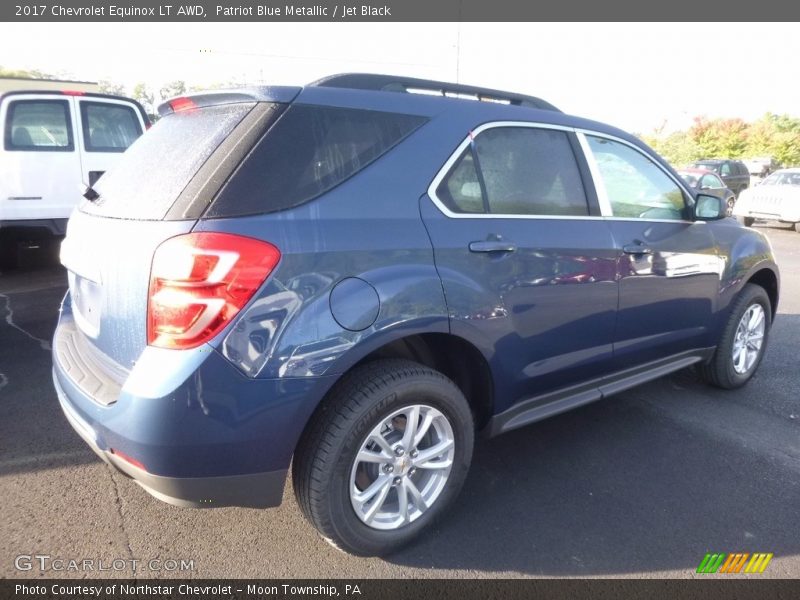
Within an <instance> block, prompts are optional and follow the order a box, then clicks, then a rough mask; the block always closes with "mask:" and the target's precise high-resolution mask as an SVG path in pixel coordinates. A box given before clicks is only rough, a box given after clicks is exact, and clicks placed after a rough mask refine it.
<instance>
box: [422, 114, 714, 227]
mask: <svg viewBox="0 0 800 600" xmlns="http://www.w3.org/2000/svg"><path fill="white" fill-rule="evenodd" d="M497 127H528V128H531V129H554V130H557V131H564V132H566V133H574V134H575V135H576V136H577V138H578V142H579V145H580V147H581V151H582V152H583V155H584V158H585V159H586V162H587V164H588V165H589V173H590V175H591V177H592V182H593V184H594V188H595V191H596V193H597V200H598V204H599V205H600V215H601V216H596V215H585V216H575V215H515V214H485V213H457V212H453V211H452V210H450V209H449V208H448V207H447V206H446V205H445V204H444V202H442V200H441V199H440V198H439V197H438V196H437V195H436V189H437V188H438V187H439V185H440V184H441V183H442V180H443V179H444V178H445V177H446V176H447V173H448V172H449V171H450V169H451V168H452V167H453V165H454V164H455V163H456V161H457V160H458V159H459V158H460V157H461V154H462V153H463V152H464V150H466V148H467V146H469V144H470V143H471V142H472V140H473V139H474V138H475V137H477V136H478V135H480V134H481V133H483V132H484V131H486V130H487V129H495V128H497ZM588 135H592V136H595V137H602V138H605V139H609V140H612V141H615V142H619V143H621V144H624V145H626V146H628V147H630V148H632V149H633V150H635V151H637V152H639V154H641V155H643V156H644V157H645V158H647V160H649V161H650V162H652V163H653V164H654V165H655V166H656V167H658V168H659V169H660V170H661V171H662V172H663V173H664V174H665V175H666V176H667V177H669V179H670V180H672V181H673V182H674V183H675V184H676V185H677V186H678V188H679V189H680V190H682V191H683V192H684V196H685V197H684V200H685V199H686V197H688V198H693V196H692V194H691V193H690V192H689V191H688V189H687V188H686V186H685V185H684V184H683V182H682V181H678V180H676V179H675V178H674V177H673V176H672V175H671V174H670V173H669V172H668V171H667V170H666V169H664V167H663V166H661V165H660V164H659V163H658V162H656V161H654V160H653V159H652V158H651V157H649V156H648V155H647V153H645V152H643V151H642V150H641V149H640V148H638V147H637V146H635V145H634V144H631V143H630V142H628V141H627V140H624V139H622V138H619V137H617V136H614V135H610V134H605V133H601V132H599V131H593V130H591V129H583V128H575V127H569V126H566V125H557V124H554V123H538V122H533V121H490V122H488V123H483V124H482V125H480V126H478V127H476V128H475V129H473V130H472V131H470V132H469V134H468V135H467V137H465V138H464V140H463V141H462V142H461V143H460V144H459V145H458V147H456V149H455V150H454V151H453V153H452V154H451V155H450V157H449V158H448V159H447V161H446V162H445V163H444V165H442V167H441V168H440V169H439V170H438V171H437V173H436V175H435V176H434V178H433V181H431V183H430V185H429V186H428V197H429V198H430V199H431V201H432V202H433V203H434V205H435V206H436V208H438V209H439V211H440V212H441V213H442V214H443V215H445V216H446V217H448V218H450V219H533V220H547V221H555V220H558V221H603V220H614V221H637V222H649V223H692V224H693V223H704V224H705V223H706V222H705V221H689V220H685V219H678V220H675V219H638V218H635V217H615V216H614V215H613V214H612V211H611V202H610V201H609V199H608V194H607V192H606V188H605V182H604V181H603V179H602V176H601V174H600V171H599V168H598V166H597V161H596V160H595V158H594V154H593V153H592V150H591V148H590V146H589V140H587V139H586V136H588Z"/></svg>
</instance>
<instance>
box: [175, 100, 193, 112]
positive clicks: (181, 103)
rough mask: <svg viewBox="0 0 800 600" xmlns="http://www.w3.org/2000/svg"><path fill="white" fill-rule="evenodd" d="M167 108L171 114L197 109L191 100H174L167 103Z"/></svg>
mask: <svg viewBox="0 0 800 600" xmlns="http://www.w3.org/2000/svg"><path fill="white" fill-rule="evenodd" d="M169 106H170V108H172V111H173V112H181V111H182V110H191V109H193V108H197V104H195V103H194V100H192V99H191V98H175V99H174V100H170V101H169Z"/></svg>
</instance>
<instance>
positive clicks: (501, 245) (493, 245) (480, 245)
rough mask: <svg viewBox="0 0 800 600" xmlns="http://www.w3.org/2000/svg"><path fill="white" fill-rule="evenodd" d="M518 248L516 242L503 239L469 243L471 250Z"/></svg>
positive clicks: (500, 250) (507, 250)
mask: <svg viewBox="0 0 800 600" xmlns="http://www.w3.org/2000/svg"><path fill="white" fill-rule="evenodd" d="M516 249H517V245H516V244H512V243H511V242H506V241H503V240H491V241H484V242H470V243H469V251H470V252H514V250H516Z"/></svg>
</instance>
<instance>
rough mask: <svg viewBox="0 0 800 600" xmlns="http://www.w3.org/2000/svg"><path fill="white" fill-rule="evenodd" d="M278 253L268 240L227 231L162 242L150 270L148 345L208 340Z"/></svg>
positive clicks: (186, 345)
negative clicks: (264, 240)
mask: <svg viewBox="0 0 800 600" xmlns="http://www.w3.org/2000/svg"><path fill="white" fill-rule="evenodd" d="M280 257H281V253H280V251H279V250H278V249H277V248H276V247H275V246H273V245H272V244H269V243H267V242H262V241H260V240H255V239H253V238H249V237H243V236H239V235H232V234H229V233H210V232H197V233H189V234H186V235H179V236H177V237H174V238H170V239H168V240H166V241H165V242H163V243H162V244H161V245H160V246H159V247H158V248H157V249H156V252H155V255H154V256H153V267H152V269H151V271H150V295H149V299H148V303H147V343H148V344H150V345H151V346H159V347H161V348H194V347H196V346H199V345H200V344H203V343H204V342H207V341H208V340H210V339H211V338H212V337H214V336H215V335H216V334H217V333H219V332H220V330H222V328H223V327H225V325H226V324H227V323H229V322H230V321H231V319H233V318H234V317H235V316H236V314H237V313H238V312H239V311H240V310H241V309H242V307H243V306H244V305H245V304H247V302H248V301H249V300H250V298H252V297H253V294H254V293H255V292H256V290H257V289H258V288H259V287H261V284H262V283H264V281H265V280H266V278H267V277H268V276H269V274H270V273H271V272H272V270H273V269H274V268H275V265H277V264H278V261H279V260H280Z"/></svg>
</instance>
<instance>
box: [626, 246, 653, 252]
mask: <svg viewBox="0 0 800 600" xmlns="http://www.w3.org/2000/svg"><path fill="white" fill-rule="evenodd" d="M622 251H623V252H624V253H625V254H652V253H653V249H652V248H651V247H650V246H645V245H644V244H627V245H625V246H623V247H622Z"/></svg>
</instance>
